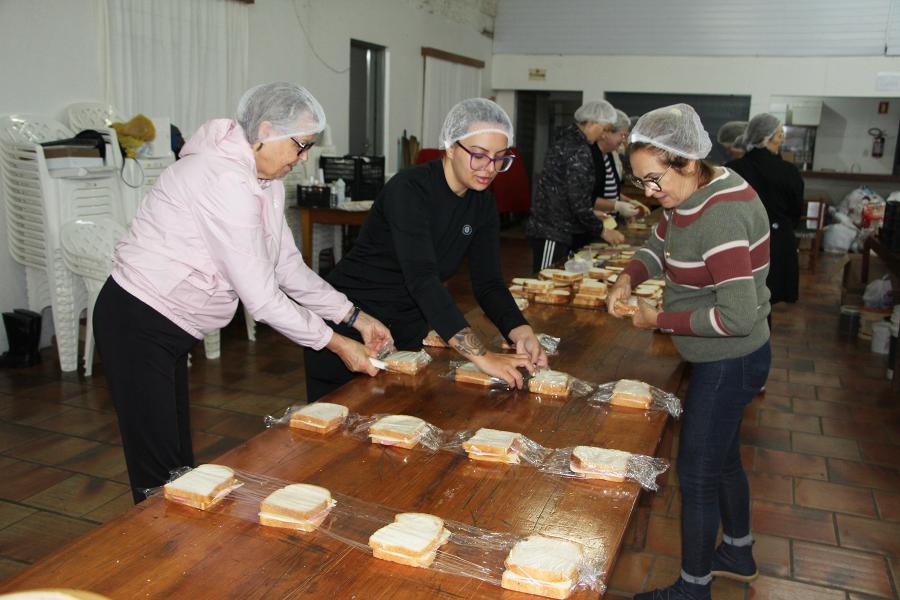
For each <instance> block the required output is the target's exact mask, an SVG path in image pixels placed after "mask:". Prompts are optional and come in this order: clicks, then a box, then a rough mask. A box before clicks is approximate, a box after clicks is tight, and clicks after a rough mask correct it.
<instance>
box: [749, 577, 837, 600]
mask: <svg viewBox="0 0 900 600" xmlns="http://www.w3.org/2000/svg"><path fill="white" fill-rule="evenodd" d="M747 598H748V600H844V599H845V598H846V595H845V594H844V592H843V591H841V590H835V589H831V588H826V587H822V586H818V585H812V584H808V583H799V582H796V581H790V580H788V579H776V578H774V577H767V576H765V575H761V576H760V577H759V579H757V580H756V581H754V582H753V583H752V584H751V585H750V590H749V593H748V596H747Z"/></svg>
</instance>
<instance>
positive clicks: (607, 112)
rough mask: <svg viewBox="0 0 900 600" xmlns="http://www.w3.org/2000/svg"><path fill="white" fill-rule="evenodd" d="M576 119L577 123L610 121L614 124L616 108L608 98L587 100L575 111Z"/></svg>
mask: <svg viewBox="0 0 900 600" xmlns="http://www.w3.org/2000/svg"><path fill="white" fill-rule="evenodd" d="M575 121H576V122H577V123H587V122H589V121H593V122H594V123H609V124H610V125H613V124H614V123H615V122H616V109H615V108H614V107H613V105H612V104H610V103H609V102H607V101H606V100H592V101H591V102H585V103H584V104H582V105H581V106H579V107H578V110H576V111H575Z"/></svg>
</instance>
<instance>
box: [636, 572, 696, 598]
mask: <svg viewBox="0 0 900 600" xmlns="http://www.w3.org/2000/svg"><path fill="white" fill-rule="evenodd" d="M634 600H712V592H711V591H710V587H709V586H708V585H696V584H694V583H687V582H686V581H685V580H683V579H682V578H680V577H679V578H678V581H676V582H675V583H673V584H672V585H670V586H669V587H667V588H664V589H661V590H652V591H649V592H643V593H641V594H636V595H635V596H634Z"/></svg>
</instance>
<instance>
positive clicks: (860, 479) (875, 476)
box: [828, 458, 900, 492]
mask: <svg viewBox="0 0 900 600" xmlns="http://www.w3.org/2000/svg"><path fill="white" fill-rule="evenodd" d="M828 480H829V481H833V482H834V483H847V484H852V485H861V486H867V487H871V488H875V489H878V490H884V491H888V492H900V474H898V473H897V471H896V469H892V468H890V467H882V466H879V465H868V464H866V463H862V462H856V461H850V460H841V459H839V458H829V459H828Z"/></svg>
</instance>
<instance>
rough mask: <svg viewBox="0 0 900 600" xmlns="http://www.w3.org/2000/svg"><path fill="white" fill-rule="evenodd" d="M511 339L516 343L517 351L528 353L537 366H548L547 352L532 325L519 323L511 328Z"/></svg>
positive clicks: (532, 362)
mask: <svg viewBox="0 0 900 600" xmlns="http://www.w3.org/2000/svg"><path fill="white" fill-rule="evenodd" d="M509 339H510V340H511V341H512V342H513V343H514V344H515V345H516V353H517V354H523V355H527V356H529V357H530V358H531V364H533V365H534V366H536V367H546V366H547V352H546V351H545V350H544V347H543V346H541V342H540V341H539V340H538V339H537V336H536V335H535V334H534V330H533V329H532V328H531V325H519V326H518V327H516V328H515V329H512V330H510V332H509Z"/></svg>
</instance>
